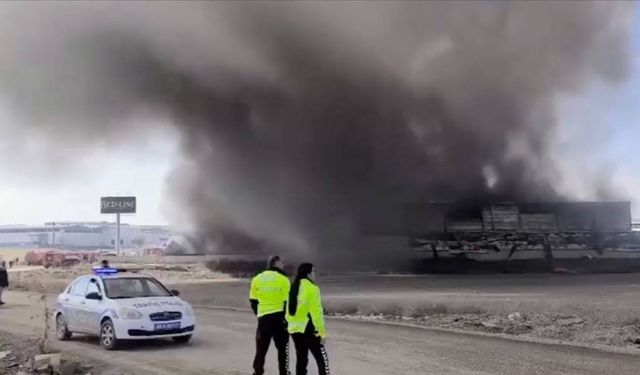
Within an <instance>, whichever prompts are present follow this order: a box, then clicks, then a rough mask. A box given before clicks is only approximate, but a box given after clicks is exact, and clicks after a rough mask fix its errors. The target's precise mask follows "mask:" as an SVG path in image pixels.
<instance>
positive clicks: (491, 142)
mask: <svg viewBox="0 0 640 375" xmlns="http://www.w3.org/2000/svg"><path fill="white" fill-rule="evenodd" d="M632 6H633V4H631V3H628V2H620V3H616V2H595V1H594V2H555V3H551V2H533V1H523V2H515V1H513V2H497V1H496V2H493V1H474V2H458V1H456V2H454V1H452V2H299V3H295V2H237V3H233V2H175V3H168V2H157V3H150V2H142V3H136V2H111V3H107V2H86V3H79V2H68V3H54V2H32V3H19V4H18V3H5V4H2V6H1V9H0V53H1V54H2V55H1V58H0V90H1V91H0V100H1V103H3V105H5V106H6V107H7V108H9V109H10V110H11V111H12V113H15V114H16V116H19V117H20V118H21V119H22V121H23V122H24V124H29V125H27V126H31V127H32V129H33V131H34V133H35V134H40V135H43V136H44V137H47V138H51V139H55V141H56V142H60V141H62V142H75V143H79V144H84V143H88V142H89V141H91V145H95V144H96V143H97V144H107V143H108V142H109V140H111V139H114V138H117V137H119V136H121V134H122V131H123V130H126V131H127V132H128V134H131V136H132V137H145V136H148V135H149V134H153V132H154V129H153V128H152V127H151V128H149V127H148V126H145V127H144V128H140V129H135V127H134V128H133V129H132V128H131V124H135V123H136V121H135V120H136V119H143V118H149V117H152V118H161V119H163V120H165V121H168V122H170V123H171V124H173V125H174V126H175V127H176V128H177V129H178V130H179V134H180V136H181V142H182V151H183V154H184V160H183V161H182V162H181V164H180V165H179V166H178V167H177V168H176V170H175V171H174V172H173V173H172V174H171V175H170V176H168V182H169V184H170V187H171V192H172V193H173V194H175V195H176V196H177V197H179V204H178V205H177V206H179V207H181V209H182V210H184V211H186V213H187V214H188V217H189V218H190V221H191V223H192V224H193V225H194V226H195V228H196V229H197V230H198V231H199V232H200V233H205V234H209V235H212V237H215V234H217V233H221V232H227V233H228V232H232V233H236V234H242V235H247V236H249V237H251V238H254V239H258V240H266V241H268V242H270V243H273V244H278V245H280V246H286V247H289V248H291V249H294V250H297V251H302V252H305V251H306V252H311V251H315V250H316V249H322V250H327V251H328V250H329V249H330V248H333V246H338V245H336V244H338V243H340V242H341V241H342V240H343V239H347V238H350V237H351V235H352V234H353V233H358V232H360V231H363V230H367V228H368V227H370V226H371V225H373V226H376V223H377V225H378V227H384V226H385V225H386V224H385V223H386V222H388V223H391V222H394V221H395V222H397V220H395V219H397V207H401V206H402V204H403V203H405V202H409V201H416V200H422V199H432V200H433V199H436V200H445V199H447V200H479V199H486V198H490V199H521V200H533V199H555V198H557V197H558V193H557V191H556V189H555V187H554V179H555V178H556V177H557V173H558V171H556V170H555V169H554V166H553V163H552V162H551V159H550V158H549V155H548V141H549V137H550V136H552V135H553V130H554V129H555V127H556V126H558V123H557V119H556V110H557V108H556V103H557V100H558V98H560V97H562V96H566V95H571V94H574V93H576V92H579V91H580V90H582V89H584V88H585V87H587V85H588V84H589V83H590V82H592V81H594V80H604V81H610V82H620V81H622V80H624V79H625V77H626V74H627V70H628V62H629V61H628V60H629V59H628V56H627V54H628V44H629V40H628V39H629V26H630V19H629V17H630V14H631V13H632V12H631V11H630V9H631V7H632ZM145 124H148V122H145ZM132 162H135V161H132ZM371 223H373V224H371ZM389 225H391V224H389Z"/></svg>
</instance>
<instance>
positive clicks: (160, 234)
mask: <svg viewBox="0 0 640 375" xmlns="http://www.w3.org/2000/svg"><path fill="white" fill-rule="evenodd" d="M171 236H172V231H171V228H169V227H167V226H158V225H128V224H121V226H120V244H121V246H122V247H123V248H138V247H143V246H145V247H146V246H158V247H164V246H166V245H167V244H168V242H169V240H170V238H171ZM115 243H116V224H115V223H110V222H49V223H45V224H44V225H42V226H27V225H18V226H3V227H0V246H4V247H8V246H11V247H34V246H36V247H55V248H62V249H105V248H112V247H114V246H115Z"/></svg>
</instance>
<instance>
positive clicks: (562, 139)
mask: <svg viewBox="0 0 640 375" xmlns="http://www.w3.org/2000/svg"><path fill="white" fill-rule="evenodd" d="M631 43H632V48H631V69H630V75H629V77H627V79H626V80H625V81H624V82H622V83H620V84H611V83H606V82H594V83H592V84H591V85H590V86H589V87H588V88H587V90H585V92H583V93H582V94H580V95H577V96H574V97H572V98H570V99H568V100H565V101H563V104H562V105H560V106H559V122H560V123H559V127H558V132H557V139H556V140H554V142H555V143H556V145H555V147H556V148H555V154H556V155H555V156H556V159H557V161H558V166H559V169H560V170H561V172H562V173H561V175H562V176H564V178H565V179H566V180H567V185H568V186H569V187H568V188H567V190H568V191H569V192H570V193H576V192H578V197H579V198H582V199H596V198H598V197H597V196H594V195H593V192H592V191H590V188H592V187H593V186H594V184H593V182H598V180H605V181H600V182H605V183H610V184H611V185H612V186H613V187H614V189H615V191H616V193H619V194H620V195H619V196H617V197H616V198H627V199H631V200H632V201H635V202H634V216H636V217H640V147H639V146H640V143H639V142H638V141H639V140H640V3H638V5H636V7H635V12H634V24H633V35H632V41H631ZM594 178H595V180H596V181H594Z"/></svg>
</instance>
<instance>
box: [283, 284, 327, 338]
mask: <svg viewBox="0 0 640 375" xmlns="http://www.w3.org/2000/svg"><path fill="white" fill-rule="evenodd" d="M309 318H311V322H312V323H313V326H314V327H315V329H316V332H317V334H318V336H320V337H326V336H327V329H326V326H325V324H324V309H323V308H322V298H321V297H320V288H319V287H318V286H317V285H315V284H314V283H312V282H311V281H309V280H307V279H302V280H300V291H299V292H298V307H297V309H296V313H295V315H290V314H289V310H288V309H287V325H288V330H289V333H304V331H305V330H306V328H307V324H309Z"/></svg>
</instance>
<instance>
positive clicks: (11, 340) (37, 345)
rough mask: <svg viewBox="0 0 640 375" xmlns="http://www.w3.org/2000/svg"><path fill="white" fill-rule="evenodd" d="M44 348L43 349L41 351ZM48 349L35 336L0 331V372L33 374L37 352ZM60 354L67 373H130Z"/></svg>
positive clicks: (128, 374)
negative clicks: (33, 364)
mask: <svg viewBox="0 0 640 375" xmlns="http://www.w3.org/2000/svg"><path fill="white" fill-rule="evenodd" d="M43 350H44V351H43ZM47 352H49V351H47V350H46V348H45V349H43V348H42V346H41V342H40V340H39V339H37V338H33V337H22V336H17V335H12V334H9V333H6V332H0V374H6V375H30V374H35V372H34V371H33V370H32V367H33V366H32V361H33V359H34V358H35V357H36V356H37V355H38V354H43V353H47ZM61 354H62V362H63V363H64V364H63V366H64V368H65V370H62V371H66V373H67V374H78V375H88V374H91V375H130V373H129V372H126V371H124V370H122V369H120V368H114V367H116V366H113V365H111V364H107V363H105V362H99V361H96V360H92V359H87V358H83V357H79V356H78V355H71V354H68V353H61Z"/></svg>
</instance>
